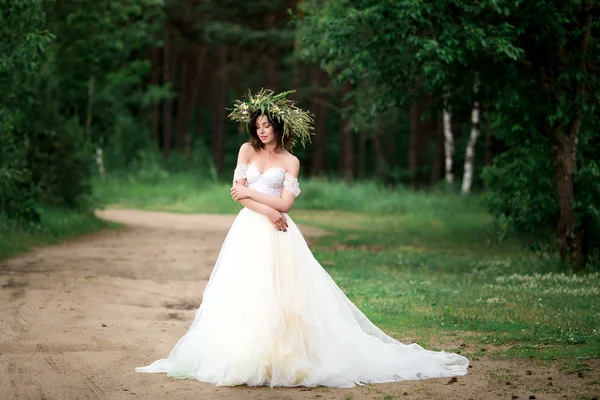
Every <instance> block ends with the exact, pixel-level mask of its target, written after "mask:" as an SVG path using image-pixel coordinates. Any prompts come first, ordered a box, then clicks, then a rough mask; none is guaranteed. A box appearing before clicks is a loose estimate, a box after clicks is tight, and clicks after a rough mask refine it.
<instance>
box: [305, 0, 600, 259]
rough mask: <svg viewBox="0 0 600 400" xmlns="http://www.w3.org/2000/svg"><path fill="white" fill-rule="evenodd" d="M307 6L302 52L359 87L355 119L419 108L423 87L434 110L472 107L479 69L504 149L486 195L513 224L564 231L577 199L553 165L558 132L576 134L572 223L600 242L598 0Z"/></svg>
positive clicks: (367, 0)
mask: <svg viewBox="0 0 600 400" xmlns="http://www.w3.org/2000/svg"><path fill="white" fill-rule="evenodd" d="M302 11H303V13H304V15H303V18H302V19H301V20H300V21H299V22H298V27H299V28H298V32H299V42H300V44H301V46H300V51H299V54H300V56H301V57H302V58H305V59H311V60H317V61H319V62H320V63H321V65H323V66H324V68H326V69H327V71H328V72H329V73H330V74H331V75H333V76H335V77H336V79H337V80H338V81H339V82H340V83H342V82H349V83H351V84H354V85H355V87H356V90H355V91H354V98H353V101H354V104H355V106H356V107H357V109H356V112H355V114H356V116H358V119H359V120H361V119H368V120H373V119H374V118H375V117H376V116H377V115H378V114H380V113H381V112H382V111H386V110H387V109H390V108H393V107H397V106H408V105H411V104H413V103H414V102H415V100H416V99H418V98H420V97H421V96H423V94H426V95H430V96H433V98H434V100H435V101H436V103H434V105H433V108H434V109H435V108H436V107H437V108H438V109H439V108H441V107H442V103H443V102H444V101H447V102H448V104H447V106H448V107H450V109H451V110H453V111H454V110H457V109H459V110H460V109H464V108H465V107H470V105H471V104H472V103H473V101H474V96H473V94H472V93H473V83H474V76H475V74H476V73H477V76H478V81H479V83H480V87H481V90H480V91H479V93H478V95H477V96H478V98H477V100H478V101H479V102H480V103H481V104H482V105H483V106H484V110H485V112H486V113H487V117H488V118H489V119H490V120H493V121H495V122H496V123H495V124H494V135H495V136H496V138H498V139H500V140H502V142H503V144H504V145H505V146H506V147H507V148H508V152H507V153H506V154H503V155H501V156H500V157H497V159H496V160H495V162H494V167H492V168H491V169H489V170H488V172H487V175H486V177H487V184H488V185H487V188H488V189H489V190H490V191H491V193H490V195H489V196H488V199H489V201H490V205H491V208H492V210H493V211H494V212H495V213H496V215H498V216H502V218H504V222H506V223H508V225H510V226H512V227H513V228H515V229H517V230H526V231H530V230H538V231H542V230H547V229H548V228H549V227H551V228H552V229H553V228H555V227H556V226H557V222H558V217H559V213H562V212H564V210H559V209H558V207H557V204H558V202H557V199H558V196H559V195H560V196H566V195H569V194H566V193H561V194H559V193H558V190H557V181H556V179H557V177H556V175H555V174H554V172H553V168H554V167H553V164H552V163H553V162H554V163H567V161H566V160H564V157H558V156H553V153H552V152H550V144H551V143H552V142H551V139H552V138H555V139H554V140H555V141H556V140H557V139H556V137H559V136H560V135H563V136H564V137H565V138H566V139H565V140H571V141H575V142H576V139H575V138H576V136H579V149H578V154H579V155H580V157H579V159H578V160H577V168H576V172H575V175H574V179H575V180H576V182H577V184H576V186H577V187H576V189H575V199H576V204H575V207H576V210H577V213H578V222H576V223H577V224H584V225H585V226H586V232H587V233H586V235H591V236H586V238H585V239H584V242H585V243H584V246H592V245H594V242H593V240H592V239H591V237H593V236H596V235H597V232H598V231H599V230H600V229H599V227H600V222H599V220H598V218H597V215H598V207H597V204H598V201H597V200H598V194H597V184H595V182H596V179H597V177H598V175H597V169H598V168H597V164H596V162H595V161H594V159H593V156H592V157H590V154H598V150H599V148H598V147H597V146H598V145H597V144H596V143H597V138H598V134H597V132H598V129H597V126H598V124H599V122H598V115H599V114H598V112H597V110H598V104H599V103H600V96H599V95H598V93H600V75H598V74H597V69H598V67H597V65H598V62H600V41H599V40H598V29H599V28H600V21H599V19H598V8H597V5H595V4H594V3H593V2H592V1H588V0H579V1H573V2H569V3H566V4H562V3H560V4H558V3H554V2H524V1H515V2H508V1H503V2H498V1H494V0H490V1H481V2H478V3H477V4H474V3H473V2H470V1H455V0H448V1H436V2H423V1H415V0H403V1H400V2H398V1H374V0H361V1H349V0H346V1H318V0H313V1H307V2H304V3H303V6H302ZM358 38H360V39H358ZM579 121H580V122H581V130H580V131H581V132H579ZM544 147H545V148H544ZM586 154H587V155H586ZM596 157H597V156H596ZM565 165H566V164H565ZM563 167H564V165H563ZM584 188H585V189H584ZM587 188H590V189H591V190H589V189H587ZM568 229H572V228H568ZM563 239H564V238H563ZM559 242H561V241H559ZM562 243H566V242H565V241H564V240H563V241H562ZM575 247H577V246H575Z"/></svg>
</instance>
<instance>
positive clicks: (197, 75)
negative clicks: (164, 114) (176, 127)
mask: <svg viewBox="0 0 600 400" xmlns="http://www.w3.org/2000/svg"><path fill="white" fill-rule="evenodd" d="M194 53H195V57H194V58H195V64H194V68H193V71H194V72H193V73H192V76H193V77H192V79H191V80H190V87H191V89H190V90H191V98H190V102H189V105H188V108H187V110H186V118H185V119H184V121H183V123H184V126H183V128H182V129H184V153H185V170H186V171H189V169H190V159H191V156H192V134H191V132H190V125H191V123H192V118H193V117H194V108H195V107H196V99H197V98H198V92H199V91H200V82H202V79H201V77H202V76H203V75H204V63H205V62H206V46H204V45H200V47H199V49H196V51H195V52H194Z"/></svg>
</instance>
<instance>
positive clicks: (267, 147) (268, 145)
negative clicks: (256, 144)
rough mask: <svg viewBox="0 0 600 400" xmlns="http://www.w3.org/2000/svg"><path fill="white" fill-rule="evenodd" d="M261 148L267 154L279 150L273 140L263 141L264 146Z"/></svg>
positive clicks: (275, 152)
mask: <svg viewBox="0 0 600 400" xmlns="http://www.w3.org/2000/svg"><path fill="white" fill-rule="evenodd" d="M262 149H263V151H265V152H266V153H267V154H277V153H279V151H280V150H279V146H278V145H277V143H275V142H273V143H265V145H264V147H263V148H262Z"/></svg>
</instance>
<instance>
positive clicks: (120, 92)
mask: <svg viewBox="0 0 600 400" xmlns="http://www.w3.org/2000/svg"><path fill="white" fill-rule="evenodd" d="M0 5H1V11H0V35H1V36H0V78H1V79H0V92H2V93H3V96H2V98H0V148H1V150H0V152H1V155H2V157H1V161H0V176H2V183H1V184H0V185H1V189H2V190H1V191H0V206H1V208H0V214H1V216H2V218H4V219H6V220H20V221H29V222H33V223H34V224H35V223H38V222H39V221H40V214H39V209H40V206H41V205H43V204H45V205H52V206H60V207H68V208H77V207H87V206H89V205H90V202H89V199H90V197H89V195H90V193H91V181H90V178H91V173H92V165H93V161H94V153H95V148H96V147H97V146H101V145H103V144H104V143H106V142H110V138H111V136H112V135H113V134H114V133H115V132H118V133H123V136H128V135H131V134H132V133H135V134H137V135H138V137H140V134H139V133H140V132H142V133H143V121H140V120H138V119H137V118H135V117H134V113H135V108H136V107H139V105H140V104H142V103H145V104H147V103H149V102H152V101H155V100H153V99H155V98H157V97H160V95H164V90H161V89H160V88H150V90H149V91H150V92H152V93H151V95H149V96H146V95H145V93H144V91H143V90H142V89H141V83H142V81H143V78H144V77H145V76H146V74H147V72H148V62H146V61H141V60H136V59H134V57H133V56H134V53H135V52H138V51H140V50H142V49H144V48H147V47H148V46H149V45H150V44H151V43H152V42H153V34H154V33H155V31H156V27H157V26H160V22H161V21H160V16H161V15H162V2H161V1H156V0H146V1H142V2H139V1H128V0H124V1H118V2H111V3H110V4H109V3H105V2H104V3H102V2H100V3H99V2H95V1H87V0H84V1H79V2H57V1H27V2H22V1H14V0H2V1H1V2H0ZM86 124H87V127H86ZM146 136H147V134H146ZM42 222H43V221H42Z"/></svg>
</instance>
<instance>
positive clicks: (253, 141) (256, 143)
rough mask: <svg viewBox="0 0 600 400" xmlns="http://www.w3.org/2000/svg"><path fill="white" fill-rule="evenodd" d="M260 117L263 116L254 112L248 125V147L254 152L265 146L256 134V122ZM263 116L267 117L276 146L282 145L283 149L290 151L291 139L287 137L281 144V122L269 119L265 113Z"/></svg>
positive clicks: (258, 112)
mask: <svg viewBox="0 0 600 400" xmlns="http://www.w3.org/2000/svg"><path fill="white" fill-rule="evenodd" d="M261 115H263V114H262V113H261V112H260V111H256V112H255V113H254V114H253V115H252V118H251V119H250V125H249V126H248V133H249V134H250V145H251V146H252V147H253V148H254V150H256V151H258V150H260V149H262V148H263V147H265V144H264V143H263V142H262V141H261V140H260V138H259V137H258V134H257V133H256V121H257V120H258V118H259V117H260V116H261ZM264 115H266V116H267V119H268V120H269V123H270V124H271V126H272V127H273V132H274V133H275V140H276V141H277V145H278V146H282V145H283V148H284V149H286V150H290V149H291V148H292V141H291V137H289V136H287V137H286V138H284V139H283V143H282V142H281V138H282V137H283V121H281V120H278V119H276V118H271V117H270V116H269V114H267V113H265V114H264Z"/></svg>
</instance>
